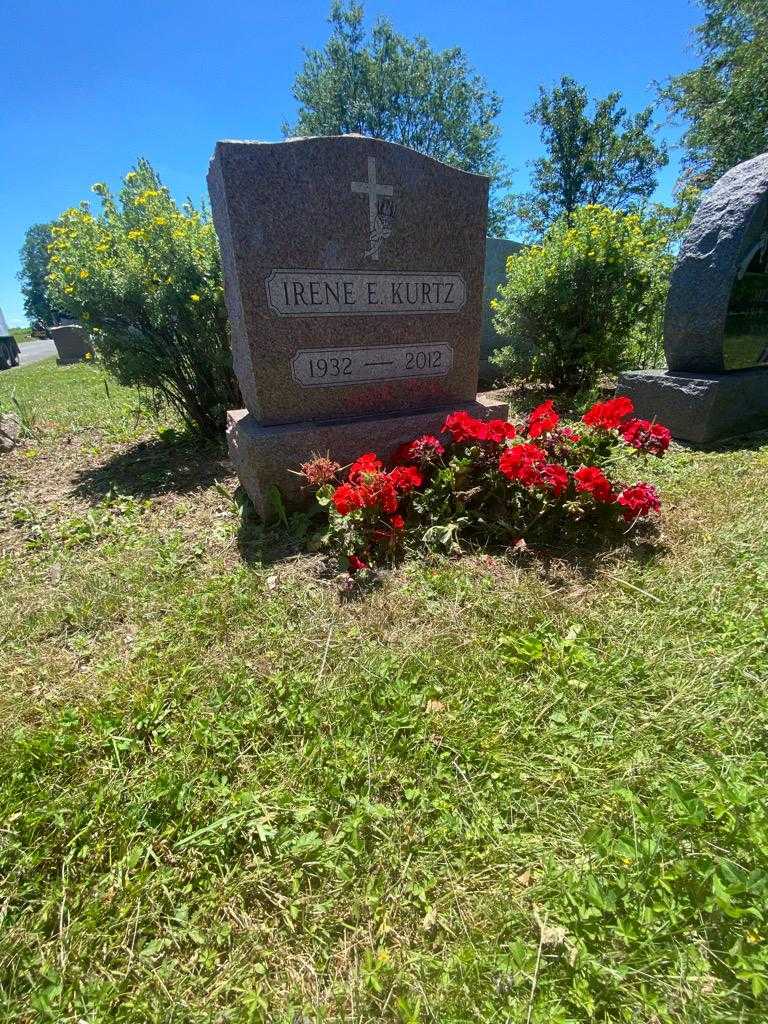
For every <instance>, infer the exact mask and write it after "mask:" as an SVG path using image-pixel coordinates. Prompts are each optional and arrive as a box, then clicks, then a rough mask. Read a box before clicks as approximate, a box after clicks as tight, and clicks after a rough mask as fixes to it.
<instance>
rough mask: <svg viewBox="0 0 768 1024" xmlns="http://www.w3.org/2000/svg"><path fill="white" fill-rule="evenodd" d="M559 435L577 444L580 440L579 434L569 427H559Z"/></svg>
mask: <svg viewBox="0 0 768 1024" xmlns="http://www.w3.org/2000/svg"><path fill="white" fill-rule="evenodd" d="M560 436H561V437H565V438H567V440H569V441H570V442H571V443H572V444H578V443H579V441H580V440H581V434H577V433H576V431H575V430H571V428H570V427H560Z"/></svg>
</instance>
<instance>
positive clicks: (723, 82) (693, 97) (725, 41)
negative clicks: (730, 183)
mask: <svg viewBox="0 0 768 1024" xmlns="http://www.w3.org/2000/svg"><path fill="white" fill-rule="evenodd" d="M702 6H703V8H704V11H705V18H704V21H703V23H702V24H701V25H699V26H698V27H697V28H696V49H697V51H698V54H699V56H700V57H701V59H702V63H701V66H700V67H698V68H694V69H693V70H692V71H687V72H685V74H682V75H677V76H676V77H674V78H672V79H670V80H669V82H668V83H667V84H666V86H664V87H663V88H662V89H661V98H662V99H663V100H664V101H665V102H666V104H667V106H668V108H669V109H670V110H671V111H672V113H673V115H680V116H682V117H684V118H685V119H686V121H687V122H688V127H687V129H686V131H685V133H684V134H683V140H682V141H683V146H684V147H685V160H684V168H685V172H684V178H685V180H687V181H691V182H693V183H694V184H695V185H697V186H698V187H700V188H702V187H706V186H708V185H711V184H712V183H713V182H714V181H715V180H716V179H717V178H719V177H720V175H722V174H724V173H725V172H726V171H727V170H729V168H731V167H733V166H734V165H735V164H738V163H741V161H742V160H748V159H749V158H750V157H753V156H757V154H758V153H763V152H765V151H766V150H768V2H766V0H703V5H702Z"/></svg>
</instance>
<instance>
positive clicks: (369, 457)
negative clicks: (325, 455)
mask: <svg viewBox="0 0 768 1024" xmlns="http://www.w3.org/2000/svg"><path fill="white" fill-rule="evenodd" d="M381 469H382V462H381V459H379V458H378V456H377V455H376V454H375V453H374V452H366V453H365V455H361V456H360V458H359V459H356V460H355V462H353V463H352V465H351V466H350V467H349V473H348V474H347V479H348V480H349V482H350V483H353V484H359V483H361V482H362V479H363V477H364V476H369V475H370V474H373V473H378V472H379V471H380V470H381Z"/></svg>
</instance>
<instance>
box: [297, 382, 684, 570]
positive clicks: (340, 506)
mask: <svg viewBox="0 0 768 1024" xmlns="http://www.w3.org/2000/svg"><path fill="white" fill-rule="evenodd" d="M632 411H633V409H632V402H631V401H630V400H629V399H628V398H614V399H612V400H610V401H608V402H598V403H596V404H595V405H593V406H592V407H591V408H590V409H589V410H588V411H587V412H586V413H585V414H584V416H583V417H582V422H581V423H580V424H579V427H578V433H577V432H576V431H575V430H573V429H571V428H569V427H567V426H562V425H561V423H560V417H559V415H558V413H557V412H555V410H554V407H553V403H552V402H551V401H547V402H544V403H543V404H542V405H539V406H538V407H537V408H536V409H534V410H533V412H532V413H531V414H530V416H529V417H528V419H527V420H526V422H525V423H523V424H521V425H520V426H518V427H515V426H514V425H513V424H511V423H507V422H506V421H505V420H490V421H489V422H482V421H480V420H477V419H474V418H473V417H472V416H469V415H468V414H467V413H465V412H456V413H453V414H452V415H450V416H449V417H448V418H447V419H446V421H445V424H444V426H443V436H442V437H432V436H424V437H419V438H417V439H416V440H414V441H412V442H411V443H410V444H406V445H403V446H402V447H401V448H400V449H398V451H397V452H395V453H393V462H394V463H395V465H394V468H393V469H390V470H387V469H386V468H385V467H384V464H383V463H382V461H381V460H380V459H379V458H378V456H377V455H376V454H375V453H373V452H368V453H366V454H365V455H361V456H360V458H358V459H357V461H356V462H354V463H353V464H352V466H351V467H350V469H349V471H348V472H347V474H346V479H344V480H343V481H342V480H341V479H340V478H339V472H340V467H339V466H338V465H336V464H335V463H332V462H330V461H329V460H328V459H315V460H314V461H312V462H310V463H307V464H305V465H304V466H302V467H301V468H302V473H303V475H304V477H305V478H306V479H307V481H308V482H309V484H310V485H312V486H314V487H315V488H316V489H317V490H316V496H317V500H318V501H319V503H320V505H322V506H323V507H324V508H327V510H328V520H329V521H328V532H327V534H326V537H325V543H326V545H327V546H328V548H329V549H330V550H331V551H333V552H334V553H335V554H337V555H338V556H339V558H340V560H341V564H342V566H343V567H346V568H347V569H349V571H350V572H352V573H355V572H359V571H361V570H366V569H369V568H371V567H373V566H376V565H380V564H382V563H387V562H392V561H394V560H396V559H397V558H398V557H399V556H400V555H402V553H403V552H404V550H405V549H406V546H407V545H408V544H409V543H410V544H411V545H412V546H416V547H422V548H433V547H442V548H443V549H444V550H447V551H454V552H455V551H458V550H460V544H461V542H462V541H465V540H475V541H477V542H479V543H481V544H483V545H485V544H487V543H488V542H494V543H502V544H512V545H515V546H518V547H519V546H524V544H525V543H527V541H529V540H531V539H536V540H537V541H540V540H547V539H551V538H558V539H559V540H560V541H562V540H563V539H566V538H567V539H569V540H576V541H579V540H583V539H584V538H585V537H587V538H588V537H589V536H590V535H595V534H599V533H601V532H606V531H607V532H610V531H612V530H613V531H615V530H616V529H617V528H621V529H626V528H627V526H628V525H632V524H634V523H635V522H637V521H638V520H639V519H644V518H646V517H648V516H649V515H651V514H652V513H655V512H658V511H659V508H660V505H659V499H658V495H657V494H656V491H655V490H654V488H653V487H651V486H649V485H648V484H645V483H634V484H628V483H626V482H621V481H620V480H619V479H618V474H619V472H620V466H621V464H622V462H624V461H626V458H627V456H631V457H636V456H640V457H642V456H649V455H652V456H661V455H663V454H664V452H665V451H666V450H667V447H668V446H669V442H670V434H669V431H668V430H667V429H666V427H663V426H661V425H660V424H658V423H651V422H650V421H648V420H642V419H635V418H633V417H632V415H631V414H632Z"/></svg>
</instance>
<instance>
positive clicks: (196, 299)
mask: <svg viewBox="0 0 768 1024" xmlns="http://www.w3.org/2000/svg"><path fill="white" fill-rule="evenodd" d="M189 297H190V299H192V301H193V302H199V301H200V296H199V295H198V294H197V292H194V293H193V294H192V295H190V296H189Z"/></svg>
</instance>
